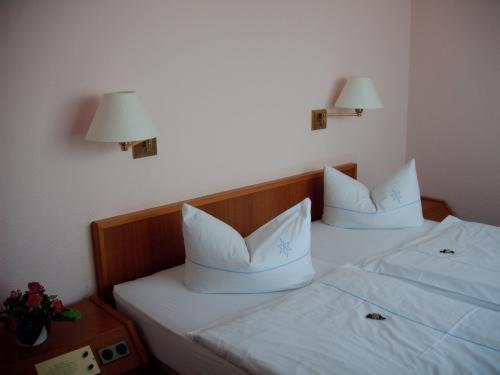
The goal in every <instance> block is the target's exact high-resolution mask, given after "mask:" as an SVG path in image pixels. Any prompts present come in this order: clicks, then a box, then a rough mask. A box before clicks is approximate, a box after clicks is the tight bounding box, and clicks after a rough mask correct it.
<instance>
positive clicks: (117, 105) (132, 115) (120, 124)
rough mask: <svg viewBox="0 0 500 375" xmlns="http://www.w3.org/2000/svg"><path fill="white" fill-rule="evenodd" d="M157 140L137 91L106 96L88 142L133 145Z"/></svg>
mask: <svg viewBox="0 0 500 375" xmlns="http://www.w3.org/2000/svg"><path fill="white" fill-rule="evenodd" d="M157 136H158V131H157V130H156V127H155V125H154V124H153V121H152V120H151V118H150V117H149V115H148V114H147V112H146V110H145V109H144V107H143V106H142V104H141V102H140V101H139V98H138V97H137V95H136V93H135V92H134V91H121V92H112V93H109V94H104V96H103V98H102V100H101V102H100V103H99V107H98V108H97V111H96V113H95V115H94V119H93V120H92V123H91V124H90V127H89V130H88V131H87V135H86V136H85V139H86V140H88V141H98V142H133V141H142V140H145V139H150V138H155V137H157Z"/></svg>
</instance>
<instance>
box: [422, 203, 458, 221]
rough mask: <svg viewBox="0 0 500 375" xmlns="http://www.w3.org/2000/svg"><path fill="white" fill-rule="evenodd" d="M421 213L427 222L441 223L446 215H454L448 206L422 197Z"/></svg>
mask: <svg viewBox="0 0 500 375" xmlns="http://www.w3.org/2000/svg"><path fill="white" fill-rule="evenodd" d="M422 211H423V214H424V218H426V219H427V220H434V221H442V220H443V219H445V218H446V216H448V215H454V213H453V211H452V209H451V208H450V207H449V206H448V204H447V203H446V202H445V201H443V200H441V199H435V198H430V197H422Z"/></svg>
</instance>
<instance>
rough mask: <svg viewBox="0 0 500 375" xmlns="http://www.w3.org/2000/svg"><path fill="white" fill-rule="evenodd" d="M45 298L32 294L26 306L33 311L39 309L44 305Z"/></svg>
mask: <svg viewBox="0 0 500 375" xmlns="http://www.w3.org/2000/svg"><path fill="white" fill-rule="evenodd" d="M42 301H43V297H42V296H41V295H39V294H35V293H31V294H30V295H29V296H28V301H26V305H27V306H28V307H30V308H32V309H36V308H39V307H40V306H41V304H42Z"/></svg>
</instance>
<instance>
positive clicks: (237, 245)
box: [182, 198, 314, 293]
mask: <svg viewBox="0 0 500 375" xmlns="http://www.w3.org/2000/svg"><path fill="white" fill-rule="evenodd" d="M242 214H244V213H242ZM182 218H183V226H182V229H183V234H184V245H185V249H186V266H185V275H184V284H185V285H186V286H187V287H188V288H189V289H191V290H193V291H195V292H200V293H262V292H273V291H278V290H285V289H293V288H299V287H302V286H304V285H306V284H308V283H309V282H310V281H311V280H312V279H313V277H314V268H313V267H312V263H311V252H310V249H311V200H310V199H309V198H306V199H305V200H303V201H302V202H301V203H299V204H297V205H295V206H293V207H292V208H290V209H288V210H286V211H285V212H283V213H282V214H280V215H279V216H277V217H276V218H274V219H273V220H271V221H269V222H268V223H267V224H265V225H263V226H262V227H260V228H259V229H257V230H256V231H255V232H253V233H252V234H250V235H249V236H248V237H246V238H245V239H243V237H241V235H240V234H239V233H238V232H237V231H236V230H234V229H233V228H231V227H230V226H229V225H227V224H226V223H224V222H222V221H220V220H219V219H217V218H215V217H213V216H211V215H209V214H207V213H206V212H203V211H201V210H199V209H197V208H195V207H193V206H190V205H188V204H184V206H183V207H182Z"/></svg>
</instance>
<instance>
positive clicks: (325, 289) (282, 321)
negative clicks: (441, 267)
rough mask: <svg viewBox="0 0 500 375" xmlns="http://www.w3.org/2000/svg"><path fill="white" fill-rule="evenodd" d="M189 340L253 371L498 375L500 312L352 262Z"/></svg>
mask: <svg viewBox="0 0 500 375" xmlns="http://www.w3.org/2000/svg"><path fill="white" fill-rule="evenodd" d="M369 313H379V314H382V315H383V316H385V317H386V319H385V320H371V319H367V318H366V317H365V316H366V315H367V314H369ZM189 337H191V338H192V339H193V340H195V341H196V342H198V343H200V344H202V345H203V346H205V347H207V348H208V349H210V350H211V351H213V352H215V353H216V354H218V355H219V356H221V357H223V358H224V359H226V360H228V361H229V362H232V363H233V364H235V365H236V366H238V367H240V368H242V369H243V370H245V371H247V372H249V373H253V374H287V375H288V374H332V373H339V374H437V373H439V374H467V373H471V374H494V373H500V313H499V312H496V311H493V310H488V309H483V308H480V307H477V306H474V305H471V304H467V303H464V302H461V301H458V300H454V299H450V298H447V297H444V296H442V295H439V294H434V293H429V292H427V291H425V290H423V289H421V288H418V287H416V286H413V285H411V284H408V283H405V282H403V281H401V280H398V279H396V278H391V277H387V276H383V275H378V274H375V273H370V272H366V271H363V270H361V269H358V268H355V267H349V266H347V267H342V268H338V269H336V270H335V271H333V272H331V273H329V274H328V275H327V276H325V277H324V278H323V279H321V280H320V281H317V282H315V283H314V284H312V285H310V286H308V287H305V288H302V289H300V290H298V291H295V292H293V293H290V294H288V295H287V296H285V297H283V298H281V299H279V300H277V301H274V302H271V303H269V304H267V305H263V306H261V307H258V308H255V309H253V310H251V311H248V312H246V313H244V314H243V315H241V316H239V317H237V318H233V319H230V320H226V321H221V322H218V323H216V324H214V325H212V326H210V327H208V328H204V329H200V330H196V331H194V332H191V333H189Z"/></svg>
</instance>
